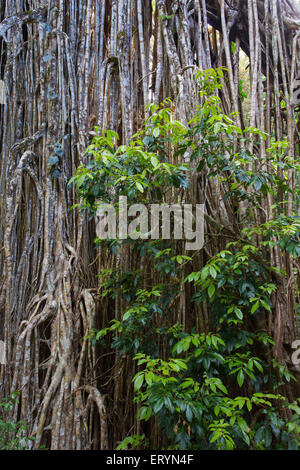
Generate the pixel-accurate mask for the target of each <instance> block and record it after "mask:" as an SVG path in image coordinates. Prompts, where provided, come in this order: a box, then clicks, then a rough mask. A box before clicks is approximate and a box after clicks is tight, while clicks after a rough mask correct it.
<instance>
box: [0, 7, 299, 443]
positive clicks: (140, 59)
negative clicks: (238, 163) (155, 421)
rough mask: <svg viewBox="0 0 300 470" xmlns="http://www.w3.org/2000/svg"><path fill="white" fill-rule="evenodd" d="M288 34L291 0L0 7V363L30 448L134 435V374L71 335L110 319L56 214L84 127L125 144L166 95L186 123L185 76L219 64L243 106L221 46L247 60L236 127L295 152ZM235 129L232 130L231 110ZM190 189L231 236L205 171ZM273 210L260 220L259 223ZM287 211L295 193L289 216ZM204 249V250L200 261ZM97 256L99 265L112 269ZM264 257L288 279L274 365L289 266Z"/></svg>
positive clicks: (82, 240) (82, 241)
mask: <svg viewBox="0 0 300 470" xmlns="http://www.w3.org/2000/svg"><path fill="white" fill-rule="evenodd" d="M299 39H300V12H299V8H298V6H297V3H296V2H294V1H292V0H282V1H277V0H265V1H263V0H233V1H231V2H229V1H224V0H220V1H212V0H207V1H206V0H195V1H190V0H176V1H172V2H171V1H170V0H157V2H156V11H155V12H153V7H152V4H151V2H150V0H51V1H48V2H46V1H44V0H1V4H0V79H1V80H3V81H4V83H5V90H6V102H5V104H0V122H1V126H0V146H1V179H0V191H1V199H0V201H1V202H0V211H1V217H0V220H1V223H0V236H1V251H0V265H1V269H0V272H1V298H0V309H1V310H0V312H1V316H0V339H3V340H4V341H5V343H6V347H7V351H6V355H7V359H8V362H7V365H6V366H0V367H1V393H2V394H3V395H8V394H9V393H10V392H11V391H13V390H20V391H21V401H20V405H19V406H18V407H16V409H15V411H14V413H15V417H16V418H18V419H22V420H24V421H26V422H27V423H28V424H29V425H30V429H31V434H33V435H34V436H35V437H36V440H35V442H34V447H35V448H39V447H40V445H41V444H45V445H46V446H47V447H48V448H51V449H90V448H93V449H106V448H113V447H114V446H115V445H116V442H117V441H119V440H120V439H122V438H124V437H125V436H126V435H127V433H128V432H129V430H130V429H132V430H133V431H135V432H139V429H138V426H139V424H138V423H137V422H136V420H135V414H136V413H135V409H134V405H132V400H131V392H130V391H129V387H128V380H129V377H130V376H131V375H132V372H133V371H132V370H130V368H131V367H132V366H131V365H130V364H128V363H127V361H126V358H119V357H113V356H112V355H107V354H103V355H101V354H99V351H98V350H97V349H96V348H95V347H94V346H92V345H91V344H90V342H88V341H86V340H85V339H84V336H85V335H86V334H87V333H88V332H89V331H90V330H91V328H93V327H95V326H97V327H101V326H103V325H107V323H108V321H109V320H110V319H111V318H114V317H115V316H117V315H118V313H119V311H120V309H121V305H117V303H116V305H113V306H112V305H106V304H105V303H102V304H100V305H99V304H98V303H97V302H96V300H95V299H96V297H95V293H96V290H97V278H96V273H97V268H98V266H97V264H96V263H93V261H94V258H95V249H94V246H93V238H94V226H93V223H92V222H89V221H88V220H87V217H86V216H85V215H82V214H80V213H78V212H76V211H70V210H69V209H70V207H71V206H72V205H73V204H74V203H75V200H76V199H75V194H74V191H73V189H70V188H68V187H67V183H68V180H69V179H70V178H71V176H72V175H73V174H74V172H75V169H76V167H77V166H78V164H79V163H80V162H83V161H84V159H85V157H84V149H85V147H86V145H87V143H88V141H89V134H88V132H89V130H91V129H92V128H93V126H94V125H99V126H100V128H110V129H113V130H116V131H118V132H119V134H120V136H121V139H122V141H123V142H126V141H128V139H129V137H130V136H131V135H132V133H133V132H134V131H135V130H137V129H138V128H139V127H140V126H141V124H142V122H143V119H144V117H145V106H146V105H147V104H148V103H149V102H151V101H152V102H156V103H158V102H159V101H160V100H162V99H163V98H166V97H169V96H170V97H171V98H172V99H173V100H174V102H175V108H176V114H178V116H180V119H181V120H183V121H187V120H188V119H189V118H190V117H191V116H192V114H193V111H194V110H195V105H196V104H197V103H198V102H199V101H198V100H199V98H198V96H197V89H196V85H195V81H194V78H193V74H194V71H195V69H196V68H197V67H200V68H202V69H205V68H208V67H216V66H220V65H225V66H226V67H227V69H228V81H227V82H226V83H225V82H224V88H223V90H222V105H223V108H224V111H225V112H227V113H229V112H231V111H240V112H241V111H242V109H241V101H240V99H239V93H238V85H239V63H238V54H237V53H235V54H233V53H232V49H231V41H235V42H236V45H237V48H236V49H237V50H238V48H239V47H241V48H242V49H243V51H244V52H245V53H246V54H247V55H248V56H249V59H250V86H251V103H250V124H251V125H254V126H257V127H260V128H262V129H265V130H266V131H267V132H268V133H269V132H270V131H271V130H272V131H274V132H275V135H276V137H277V138H281V137H282V136H284V135H287V136H288V139H289V141H290V144H291V145H290V153H291V155H292V156H293V155H294V152H295V151H296V150H297V145H296V144H297V140H298V139H299V137H298V131H297V129H296V127H295V119H294V109H295V104H296V103H295V96H294V94H293V83H294V79H295V78H297V77H299V73H300V70H299V45H300V42H299ZM263 78H264V81H263ZM281 98H284V99H285V101H286V109H282V108H281V106H280V101H281ZM236 119H237V123H238V124H240V125H241V126H243V125H244V122H243V114H242V113H241V114H240V115H238V116H237V118H236ZM267 144H268V142H267V143H266V145H267ZM253 146H254V147H255V142H253ZM264 151H265V150H264V149H263V152H264ZM53 156H55V157H57V158H55V159H53ZM54 161H56V163H55V165H53V162H54ZM295 184H297V182H296V181H295V176H294V173H293V171H292V170H290V175H289V185H290V187H291V188H293V187H294V185H295ZM193 188H194V190H193V197H192V196H191V198H192V199H193V200H194V201H196V202H199V201H200V202H201V201H203V200H205V201H206V210H207V213H208V214H209V216H210V217H211V218H212V219H213V220H214V222H215V223H217V224H219V226H220V225H221V226H229V227H230V229H231V230H233V231H236V230H239V226H238V221H237V220H235V219H234V217H233V213H232V210H231V208H230V204H229V203H226V204H225V205H224V204H223V205H221V204H220V203H219V197H220V196H219V194H221V193H222V188H216V187H211V186H210V185H209V184H207V181H206V178H205V173H204V172H203V173H202V174H201V175H199V176H198V177H197V179H195V181H194V186H193ZM220 191H221V193H220ZM271 204H272V201H271V200H269V201H267V202H266V206H265V207H264V208H263V212H264V214H265V215H264V216H262V214H258V215H257V217H258V220H259V217H266V218H268V214H269V208H270V206H271ZM292 204H293V194H291V195H290V201H289V211H290V212H291V211H292ZM212 219H211V220H212ZM207 232H208V233H209V222H208V227H207ZM216 249H218V247H217V246H216V245H215V244H214V243H211V244H210V245H209V246H208V247H207V248H206V250H207V252H206V253H204V256H206V255H207V256H210V255H211V254H212V253H213V251H214V250H216ZM105 256H107V255H105ZM131 261H132V260H131ZM101 262H102V264H103V265H105V266H106V267H109V264H110V263H111V262H112V260H111V259H110V258H109V257H107V259H103V257H102V261H101ZM126 262H127V263H130V260H126ZM272 263H273V265H274V266H276V267H278V268H284V269H285V270H286V271H287V273H288V279H287V282H286V284H283V283H282V280H276V281H277V283H281V284H280V285H279V289H278V292H277V294H276V295H277V297H276V299H275V305H276V307H275V309H274V312H273V316H272V318H271V319H270V322H269V329H270V333H271V334H272V335H273V337H274V339H275V349H274V357H275V358H277V359H278V360H279V361H287V354H286V351H285V347H284V345H285V344H287V345H289V344H291V342H292V340H293V338H294V335H295V332H294V315H295V298H296V297H295V288H296V286H295V278H294V267H295V266H293V265H292V261H291V260H290V259H289V258H287V257H286V256H285V255H283V254H282V253H281V252H280V251H279V250H278V249H276V248H274V251H273V253H272ZM187 302H188V300H186V299H185V298H184V297H183V299H182V306H181V311H180V314H179V315H180V316H181V318H180V321H181V322H182V323H184V324H190V323H191V322H192V321H193V317H190V316H189V314H188V313H187V312H188V308H187V307H188V305H187ZM176 315H178V313H177V314H176ZM203 324H204V325H205V312H203ZM133 431H131V432H133ZM153 434H155V430H153ZM157 445H159V442H157Z"/></svg>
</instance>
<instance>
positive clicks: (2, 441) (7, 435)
mask: <svg viewBox="0 0 300 470" xmlns="http://www.w3.org/2000/svg"><path fill="white" fill-rule="evenodd" d="M17 396H18V394H17V393H13V394H12V395H11V396H10V397H9V398H3V399H2V400H1V401H0V412H1V411H2V412H1V415H2V416H1V415H0V450H26V449H28V448H29V443H30V442H31V441H33V438H32V437H28V435H27V434H28V426H26V424H25V423H23V422H22V421H18V422H14V421H13V420H12V419H5V418H4V417H3V415H4V413H5V412H6V413H7V412H9V411H12V410H13V409H14V406H15V404H16V403H17Z"/></svg>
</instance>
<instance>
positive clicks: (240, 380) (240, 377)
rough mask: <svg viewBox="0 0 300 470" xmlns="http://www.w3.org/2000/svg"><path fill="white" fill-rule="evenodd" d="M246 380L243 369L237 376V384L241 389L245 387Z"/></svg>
mask: <svg viewBox="0 0 300 470" xmlns="http://www.w3.org/2000/svg"><path fill="white" fill-rule="evenodd" d="M244 379H245V375H244V372H243V370H242V369H241V370H240V371H239V373H238V375H237V383H238V384H239V386H240V387H241V386H242V385H243V383H244Z"/></svg>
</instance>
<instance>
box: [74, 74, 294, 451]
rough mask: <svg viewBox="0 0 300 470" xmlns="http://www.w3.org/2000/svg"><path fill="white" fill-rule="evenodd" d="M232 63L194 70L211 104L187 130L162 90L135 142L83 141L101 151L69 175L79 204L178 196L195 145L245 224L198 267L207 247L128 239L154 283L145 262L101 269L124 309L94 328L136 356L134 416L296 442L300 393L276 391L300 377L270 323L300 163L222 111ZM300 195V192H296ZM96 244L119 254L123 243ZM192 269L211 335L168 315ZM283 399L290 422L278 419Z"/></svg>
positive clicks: (180, 434)
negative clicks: (259, 146) (254, 141)
mask: <svg viewBox="0 0 300 470" xmlns="http://www.w3.org/2000/svg"><path fill="white" fill-rule="evenodd" d="M224 73H225V71H224V70H222V69H217V70H207V71H205V72H199V73H198V76H197V79H198V81H199V84H200V89H201V91H200V95H201V96H202V98H203V104H202V106H201V107H199V109H198V111H197V113H196V115H195V117H194V118H193V119H192V120H191V121H190V122H189V125H188V126H187V127H186V126H183V125H182V124H181V123H179V122H178V121H175V120H173V119H172V118H171V107H170V103H169V101H168V100H166V101H165V102H164V103H163V104H162V106H161V107H157V106H154V105H151V106H150V107H149V108H150V111H151V115H150V117H149V118H148V120H147V121H146V124H145V128H144V129H143V130H142V131H141V132H139V133H137V134H136V135H135V136H133V138H132V140H131V142H130V143H129V145H127V146H123V145H121V146H118V140H119V136H118V135H117V134H116V133H115V132H112V131H105V132H103V133H102V135H99V129H96V131H95V135H94V138H93V141H92V143H91V145H90V146H89V147H88V149H87V155H89V156H90V157H91V160H90V162H89V163H88V164H87V165H86V166H80V167H79V169H78V171H77V173H76V175H75V176H74V177H73V178H72V181H71V183H72V184H75V185H76V187H77V190H78V194H79V196H80V197H81V203H80V206H81V208H82V209H88V210H89V211H90V212H91V214H93V213H95V211H96V210H97V207H98V205H99V204H101V203H102V202H109V203H115V204H116V203H117V197H119V196H120V195H126V196H128V198H129V200H131V201H149V200H150V201H151V203H154V202H161V201H164V200H168V198H170V197H171V196H172V200H175V201H182V200H183V199H184V195H185V192H186V191H187V190H188V187H189V177H188V175H189V171H190V170H189V166H188V165H183V164H182V163H181V160H182V156H183V155H185V156H186V155H189V156H190V159H191V161H193V162H194V163H195V162H196V168H197V171H198V172H202V171H203V170H205V171H206V173H207V178H208V179H209V180H212V181H216V180H218V181H219V182H221V183H222V185H223V188H225V192H224V195H223V202H224V203H226V202H229V203H230V207H231V208H232V210H233V212H234V213H235V216H236V217H237V220H238V224H237V225H236V226H235V227H234V229H235V231H233V230H232V229H230V227H228V228H227V232H228V234H229V239H231V240H232V239H233V240H232V241H229V240H228V241H227V243H226V246H225V249H223V250H221V251H220V252H219V253H217V254H216V255H215V256H213V257H211V258H210V259H206V260H205V262H204V264H203V267H202V269H200V270H198V271H195V270H194V269H193V266H194V261H197V260H199V253H197V252H195V253H193V255H190V256H188V255H187V254H186V253H185V252H184V250H183V248H182V245H181V244H180V243H178V242H177V243H172V242H171V241H163V240H155V241H149V240H135V241H133V240H126V241H122V243H123V244H125V243H128V244H130V246H131V250H132V254H133V256H134V257H135V258H136V259H137V260H138V261H139V263H138V264H137V265H144V266H146V265H147V266H149V270H151V271H152V272H153V277H155V284H153V283H152V282H151V279H148V278H147V279H145V278H144V277H143V272H142V271H141V270H140V269H137V270H132V271H130V270H128V271H122V270H120V269H119V268H117V269H115V270H103V271H102V272H101V273H100V275H99V279H100V287H101V292H100V294H101V296H102V297H103V298H108V299H110V301H112V302H113V301H114V300H115V299H116V298H120V297H121V298H122V299H123V301H124V302H126V305H127V308H126V310H125V311H124V312H123V313H122V315H121V317H120V318H118V319H114V320H112V322H111V323H110V325H107V326H106V328H104V329H102V330H101V331H97V330H93V331H92V332H91V333H90V335H89V337H90V339H91V341H93V342H99V343H100V344H102V346H103V347H104V348H107V345H108V344H109V345H110V347H111V348H114V349H116V350H118V351H119V352H120V354H126V355H127V356H128V357H130V358H131V359H132V360H134V361H136V370H137V372H136V374H135V376H134V377H133V378H132V384H133V388H134V391H135V403H136V404H138V409H139V411H138V419H140V420H141V421H149V420H156V421H157V423H158V425H159V428H160V429H161V432H162V436H164V438H163V441H164V443H165V445H166V446H167V447H168V448H170V449H228V450H231V449H296V448H297V449H298V448H300V447H299V446H300V441H299V426H300V407H299V403H297V402H296V403H289V402H288V400H287V399H286V398H285V397H283V396H282V395H281V393H280V385H281V384H282V383H285V382H289V381H290V380H295V379H294V377H293V375H292V374H291V373H290V372H289V371H288V370H287V369H286V368H285V366H284V365H282V364H277V363H276V362H275V361H274V360H273V361H272V360H271V359H270V358H271V357H272V354H271V348H272V346H273V340H272V338H271V337H270V336H269V335H268V332H267V331H266V329H265V328H263V327H262V326H261V323H260V320H261V319H263V318H265V316H266V315H267V314H269V313H270V312H271V311H272V309H273V308H274V305H273V301H274V293H275V292H276V283H275V282H274V276H275V277H277V278H282V279H284V278H285V276H286V274H285V272H283V271H279V270H276V269H275V268H274V267H272V266H271V263H270V256H269V251H268V250H269V249H270V248H272V247H274V246H275V245H278V246H279V247H280V249H281V250H283V251H285V252H286V253H289V254H291V255H292V256H294V257H298V256H299V254H300V251H299V226H300V225H299V224H300V220H299V216H298V215H297V214H296V213H295V214H294V215H293V216H287V210H286V207H287V201H286V200H287V195H288V193H289V192H290V191H291V190H290V188H289V185H288V175H289V171H290V170H291V169H293V171H295V172H296V173H297V172H299V162H298V161H296V160H291V159H290V158H289V157H288V156H287V154H286V150H287V145H288V144H287V142H286V141H285V140H283V141H281V142H276V141H275V140H274V139H273V138H271V146H270V148H269V149H268V150H267V159H265V157H264V156H262V155H260V152H255V153H251V152H250V151H249V150H247V149H248V147H249V146H248V143H249V141H250V139H251V138H252V137H253V136H255V135H257V136H259V138H260V139H265V138H266V135H265V134H264V133H263V132H261V131H260V130H259V129H255V128H247V129H245V130H242V129H240V128H239V127H238V126H236V124H235V123H234V121H233V116H226V115H225V114H223V113H222V110H221V106H220V98H219V97H218V94H217V93H218V90H219V89H221V82H220V79H221V78H222V77H223V76H224ZM237 143H238V144H239V145H237ZM177 161H178V163H176V162H177ZM297 174H298V173H297ZM268 196H271V197H272V198H273V200H275V201H276V202H275V204H274V205H273V206H272V207H271V212H270V217H269V218H268V220H267V221H264V222H262V221H261V219H260V218H259V217H257V213H260V211H261V210H262V205H263V204H264V202H265V201H266V199H267V197H268ZM294 197H295V200H299V189H298V188H296V189H295V191H294ZM241 207H242V208H243V209H241ZM225 228H226V227H225ZM212 236H213V235H212ZM216 236H217V235H216ZM223 237H224V235H223ZM98 242H99V243H101V244H102V245H103V246H104V247H106V248H108V249H110V250H112V253H114V254H116V248H117V246H119V245H118V240H117V241H116V240H108V241H105V242H103V241H98ZM196 265H197V264H196ZM184 273H189V274H188V275H186V274H184ZM295 274H296V275H297V273H296V272H295ZM183 278H185V284H186V286H189V288H190V290H191V291H192V293H193V312H194V314H195V315H196V321H195V324H196V325H197V324H198V322H197V317H199V316H200V315H201V312H203V308H204V306H205V308H206V310H207V312H208V317H209V318H208V321H209V330H208V331H199V328H198V327H196V326H195V327H194V329H193V330H192V331H185V329H184V327H183V325H181V324H178V323H176V324H172V322H171V320H170V315H169V312H170V311H171V310H172V309H174V306H177V305H179V299H180V295H181V294H182V279H183ZM278 377H279V378H280V380H281V382H280V381H278ZM298 402H299V400H298ZM284 409H285V410H289V416H291V418H289V419H287V418H283V417H282V416H283V413H282V411H283V410H284ZM286 416H287V415H286ZM143 439H144V436H129V437H126V438H125V440H124V441H123V442H122V443H121V444H120V446H119V447H118V448H120V449H121V448H122V449H125V448H128V446H133V447H137V446H139V445H140V444H141V441H142V440H143Z"/></svg>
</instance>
